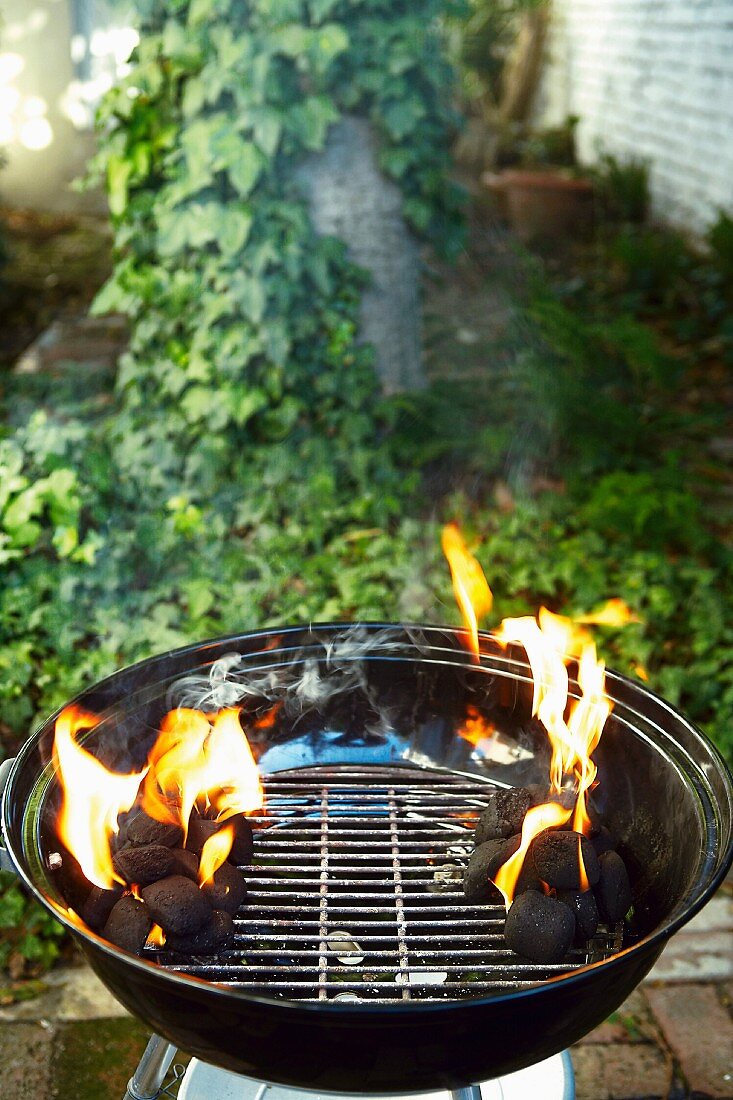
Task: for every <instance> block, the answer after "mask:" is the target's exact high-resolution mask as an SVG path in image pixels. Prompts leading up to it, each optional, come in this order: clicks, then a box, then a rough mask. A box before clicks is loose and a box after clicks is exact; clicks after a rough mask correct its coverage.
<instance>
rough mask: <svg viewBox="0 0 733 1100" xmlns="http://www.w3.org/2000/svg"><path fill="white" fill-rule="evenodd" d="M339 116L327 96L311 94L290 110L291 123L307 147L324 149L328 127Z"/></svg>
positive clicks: (313, 149)
mask: <svg viewBox="0 0 733 1100" xmlns="http://www.w3.org/2000/svg"><path fill="white" fill-rule="evenodd" d="M338 118H339V114H338V111H337V110H336V108H335V107H334V105H333V103H332V102H331V101H330V100H329V99H327V98H326V97H325V96H310V97H309V98H308V99H306V100H304V101H303V102H302V103H298V104H295V105H294V106H293V108H292V110H291V112H290V117H289V121H290V125H291V127H292V129H293V132H294V133H295V134H297V136H298V137H299V138H300V140H301V141H302V143H303V145H304V147H305V148H306V149H310V150H312V151H315V150H318V149H322V148H323V146H324V144H325V141H326V134H327V133H328V128H329V126H331V125H332V124H333V123H334V122H337V121H338Z"/></svg>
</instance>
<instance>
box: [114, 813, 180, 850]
mask: <svg viewBox="0 0 733 1100" xmlns="http://www.w3.org/2000/svg"><path fill="white" fill-rule="evenodd" d="M125 835H126V837H127V842H128V844H134V845H135V846H136V847H138V848H141V847H144V846H146V845H148V844H161V845H162V846H163V847H164V848H177V847H178V846H179V845H180V844H182V843H183V828H182V827H181V826H180V825H175V824H171V823H169V822H165V821H156V820H155V818H154V817H150V816H149V815H148V814H146V813H145V811H144V810H140V811H139V813H137V814H136V815H135V816H134V817H133V818H131V819H130V820H129V821H128V822H127V823H126V826H125Z"/></svg>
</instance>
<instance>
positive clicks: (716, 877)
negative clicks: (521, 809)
mask: <svg viewBox="0 0 733 1100" xmlns="http://www.w3.org/2000/svg"><path fill="white" fill-rule="evenodd" d="M355 627H362V628H364V629H366V630H368V631H377V630H385V631H386V630H393V631H401V632H402V633H403V635H404V632H405V631H406V630H410V631H415V632H421V633H424V634H426V635H428V636H433V638H436V637H437V638H438V639H440V642H441V644H440V645H438V646H436V645H434V644H431V645H430V652H433V651H437V652H438V653H439V654H450V655H451V657H452V659H451V660H450V662H449V663H450V664H451V665H453V666H455V667H457V668H463V669H465V670H466V671H474V672H475V671H477V670H478V669H479V668H481V669H483V670H484V671H485V672H486V673H487V674H491V673H493V674H495V675H497V674H498V675H506V676H509V678H511V679H512V680H523V681H524V682H527V683H531V674H530V673H529V666H528V664H527V663H526V662H523V661H522V660H520V659H518V658H517V657H515V656H512V657H507V656H506V655H505V656H504V657H503V661H504V663H505V664H506V665H507V666H512V667H513V668H514V670H515V671H514V672H509V671H507V672H504V673H502V672H500V671H498V670H497V669H495V668H493V667H491V665H490V664H488V663H487V661H488V660H490V659H493V654H491V653H485V654H482V655H481V662H480V665H477V664H476V663H475V662H472V661H471V660H470V659H469V657H468V655H467V653H466V652H465V650H462V649H461V648H460V644H459V642H458V639H459V638H462V637H465V636H466V632H465V631H464V630H461V629H457V628H452V627H446V626H445V625H440V624H418V623H415V624H413V623H410V624H405V623H384V622H362V621H360V622H358V623H339V622H329V623H313V624H308V625H307V626H305V625H303V626H287V627H282V628H279V629H274V628H273V629H267V630H259V631H253V632H243V633H239V634H233V635H227V636H223V637H216V638H210V639H207V640H205V641H203V642H197V643H192V644H190V645H186V646H182V647H180V648H178V649H175V650H170V651H168V652H166V653H164V654H160V655H157V656H155V657H152V658H147V659H145V660H142V661H138V662H136V663H135V664H133V665H130V666H127V667H126V668H123V669H120V670H118V671H117V672H115V673H113V674H112V675H110V676H108V677H106V678H105V679H104V680H102V681H99V682H98V683H97V684H95V685H94V689H96V690H99V689H104V688H108V687H111V686H113V685H114V684H115V683H119V682H120V680H121V679H122V678H123V677H131V676H134V674H135V672H137V671H138V670H140V669H142V668H148V669H149V668H151V666H154V665H155V664H156V663H159V664H162V663H163V662H164V661H166V660H168V659H181V658H185V657H186V656H188V655H196V656H197V657H198V658H199V659H198V661H197V662H196V667H200V666H202V665H204V664H205V663H206V660H207V650H213V649H214V648H220V647H222V646H231V647H236V646H237V644H239V645H241V644H242V643H250V644H251V643H256V642H257V641H258V640H259V639H262V640H270V641H271V640H272V639H273V638H279V639H283V638H285V637H287V636H291V637H297V636H298V635H301V636H303V635H304V634H314V635H319V634H322V635H324V636H328V635H330V634H333V633H334V632H343V631H344V630H350V629H353V628H355ZM479 637H480V639H481V640H482V641H483V643H484V644H485V645H488V646H491V645H496V641H495V636H494V634H493V633H492V632H490V631H481V632H479ZM448 638H452V639H453V642H454V645H453V647H450V646H449V645H447V644H446V642H447V639H448ZM409 643H411V639H410V638H409V636H405V646H406V647H407V645H408V644H409ZM278 648H279V647H278ZM275 651H277V650H275ZM257 652H258V651H257V650H254V651H253V652H252V653H250V654H248V655H249V656H253V655H256V653H257ZM262 652H263V653H264V652H270V653H272V652H273V650H272V649H269V650H264V649H263V651H262ZM375 658H376V659H379V660H389V659H391V657H390V655H389V654H387V655H385V656H383V655H380V654H379V652H378V651H376V652H374V653H370V654H369V655H368V656H367V658H366V660H370V659H375ZM392 659H400V660H409V659H411V660H413V661H417V662H420V661H421V660H426V658H425V657H424V655H423V653H421V652H420V651H419V650H416V651H415V655H414V656H413V657H412V658H410V657H408V656H407V655H406V654H405V655H403V654H401V655H400V656H399V658H392ZM441 663H442V661H441ZM522 668H524V669H525V673H524V675H522V673H521V671H520V670H521V669H522ZM606 676H607V684H608V681H609V680H610V681H611V683H612V684H618V685H620V687H621V688H622V689H626V691H627V692H630V693H631V694H632V696H638V697H641V698H646V699H648V700H651V701H652V702H653V703H655V704H657V705H658V706H661V707H662V708H663V710H664V711H666V712H667V713H668V714H669V715H670V717H671V718H672V719H674V720H675V721H676V722H677V723H682V724H683V725H684V727H685V728H686V730H687V732H688V733H689V734H691V735H692V736H693V738H694V739H696V740H697V742H698V743H699V744H700V745H701V746H702V747H704V748H705V750H706V751H707V753H708V754H709V755H710V756H711V757H712V762H713V765H714V766H715V767H716V768H717V775H718V776H719V777H720V778H721V779H722V781H723V785H724V788H725V792H726V794H727V798H728V808H729V812H732V811H733V777H731V774H730V772H729V770H728V767H727V765H726V763H725V761H724V759H723V757H722V755H721V754H720V752H719V751H718V749H717V748H716V747H715V745H713V744H712V742H711V741H710V740H709V739H708V738H707V737H706V735H705V734H704V733H702V731H701V730H699V729H698V728H697V726H695V725H694V724H693V723H692V722H691V721H690V720H689V719H688V718H687V717H686V716H685V715H684V714H683V713H682V712H681V711H679V710H677V708H676V707H674V706H672V704H671V703H669V702H668V701H667V700H665V699H664V698H663V697H661V696H659V695H657V694H656V693H655V692H653V691H651V690H649V689H648V688H647V687H646V686H645V685H641V684H638V683H637V682H635V681H633V680H631V679H630V678H629V677H626V676H624V675H623V674H621V673H618V672H615V671H613V670H607V672H606ZM161 679H162V678H161ZM90 690H91V689H89V688H88V689H86V690H84V691H82V692H80V693H79V694H78V695H77V696H75V697H74V699H72V700H70V701H69V703H65V704H64V706H63V707H60V708H59V709H58V710H57V711H56V712H54V714H53V715H51V716H50V717H49V718H48V719H47V720H46V721H45V722H44V723H42V725H41V726H40V727H39V728H38V729H37V730H36V731H35V732H34V733H33V734H32V735H31V736H30V738H29V739H28V740H27V741H26V742H25V744H24V745H23V746H22V748H21V750H20V751H19V753H18V756H17V757H16V758H15V760H14V761H13V763H12V765H11V767H10V770H9V773H8V776H7V782H6V786H5V790H4V792H3V797H2V803H1V804H0V828H2V832H3V836H4V838H5V844H6V848H7V852H8V854H9V857H10V859H11V860H12V863H13V865H14V870H15V871H16V872H17V873H18V874H19V876H20V877H21V879H22V880H23V882H24V883H25V885H26V886H27V887H28V889H29V890H30V891H31V893H32V894H33V896H34V897H35V898H36V900H37V901H39V902H40V904H41V905H42V906H43V907H44V908H45V909H47V910H49V911H50V912H51V914H52V915H53V916H54V917H55V919H57V920H59V921H60V923H61V924H63V925H64V927H66V929H67V930H68V931H69V932H70V934H71V935H72V936H73V937H74V938H75V939H77V940H80V941H81V943H82V946H83V945H84V941H88V942H89V943H90V944H91V945H92V946H93V948H94V950H95V951H97V952H101V953H102V955H103V956H104V957H105V958H106V959H107V960H108V961H109V962H111V963H115V962H116V963H118V964H119V962H120V961H122V962H124V964H125V966H131V967H132V968H133V969H134V970H135V971H140V972H142V973H143V974H144V975H146V976H148V977H150V975H151V973H152V974H153V975H155V977H156V979H157V980H159V981H160V982H163V983H165V984H167V983H172V984H173V985H174V986H175V987H178V988H182V990H191V991H195V990H198V989H201V987H204V988H205V989H206V992H207V994H208V995H211V996H214V997H216V998H220V999H221V1001H222V1003H227V1002H231V1001H232V1000H242V1001H245V1002H247V1003H248V1004H249V1003H252V1004H255V1005H262V1007H263V1010H264V1009H265V1008H266V1009H267V1011H268V1012H270V1013H283V1014H285V1015H288V1014H292V1013H295V1014H300V1013H309V1014H310V1013H313V1012H315V1013H317V1014H318V1016H319V1017H321V1018H323V1017H328V1016H333V1017H341V1016H344V1017H348V1016H352V1017H361V1018H365V1019H367V1020H368V1019H370V1018H372V1017H374V1019H382V1018H384V1016H385V1014H387V1015H392V1014H396V1015H399V1016H405V1015H407V1016H409V1015H412V1014H416V1015H429V1014H432V1013H436V1012H437V1013H439V1014H448V1015H450V1014H453V1013H462V1012H465V1011H466V1009H467V1008H471V1007H472V1006H475V1007H476V1008H479V1007H481V1006H484V1007H488V1006H497V1005H500V1004H508V1003H516V1002H519V1001H521V1000H523V999H525V998H528V997H536V996H537V994H538V991H541V990H544V989H548V990H549V989H557V988H558V987H561V988H562V989H563V990H568V991H570V990H572V988H573V987H574V986H576V985H577V986H582V985H585V984H586V983H587V981H588V978H589V976H590V975H591V974H593V973H595V972H598V971H600V970H601V969H602V970H603V972H604V973H605V974H608V975H610V974H611V973H612V972H615V973H616V974H619V973H620V972H621V971H622V970H623V969H624V968H625V966H626V965H627V963H628V960H629V958H632V957H633V958H638V959H639V962H641V960H642V957H643V956H644V955H645V954H646V955H647V956H649V961H648V966H646V970H648V969H649V968H650V967H651V965H653V963H654V961H655V960H656V958H657V957H658V955H659V954H660V953H661V951H662V949H663V948H664V946H665V944H666V942H667V940H668V939H669V938H670V937H671V936H672V935H673V934H674V933H675V932H677V931H678V930H679V929H680V928H681V927H683V926H684V925H685V924H686V923H687V922H688V921H689V920H691V919H692V918H693V917H694V916H695V915H696V914H697V913H698V912H699V911H700V910H701V909H702V908H703V907H704V905H705V904H706V903H707V902H708V901H709V900H710V897H711V896H712V894H713V893H715V891H716V890H717V889H718V887H719V886H720V885H721V883H722V882H723V880H724V878H725V876H726V874H727V873H728V871H729V870H730V867H731V865H733V838H731V839H730V840H729V842H728V846H727V849H726V850H725V852H723V853H721V859H720V862H719V865H718V867H717V870H716V871H714V872H713V873H712V877H710V878H709V880H708V882H707V884H706V885H705V886H704V887H703V889H702V890H701V891H700V892H699V893H698V894H697V895H696V896H695V897H694V898H693V899H692V900H685V901H684V903H683V904H682V906H681V907H680V906H677V907H676V909H677V910H679V911H677V912H676V913H674V914H673V915H672V916H671V917H670V918H669V919H668V920H666V921H665V922H663V923H662V925H661V926H660V927H658V928H655V929H654V930H653V931H652V932H650V933H648V934H647V935H645V936H642V937H640V939H639V940H637V941H636V942H635V943H634V944H631V945H629V946H628V947H626V948H622V949H621V950H620V951H619V952H617V953H615V954H613V955H612V956H611V957H609V958H607V959H603V960H600V961H596V962H592V963H587V964H585V965H583V966H580V967H578V968H577V969H576V970H573V971H571V972H567V973H563V974H560V975H558V976H556V977H548V978H546V979H544V980H543V981H542V982H540V983H538V984H536V985H533V986H530V987H529V988H526V989H514V990H509V991H507V992H498V993H496V994H492V995H489V996H480V995H479V996H476V997H468V998H464V999H462V1000H445V1001H419V1000H415V1001H401V1002H395V1003H390V1004H381V1003H380V1004H372V1005H370V1002H369V1001H363V1002H359V1003H351V1002H343V1001H341V1002H336V1001H328V1000H327V1001H318V1002H308V1001H290V1000H284V999H276V998H269V997H264V996H262V995H261V994H254V993H249V992H247V991H240V990H238V989H237V988H234V987H228V986H225V987H222V986H219V985H218V984H216V983H214V982H211V981H208V980H206V979H201V978H197V977H195V976H193V975H186V974H180V973H178V972H171V971H168V970H167V969H165V968H164V967H161V966H158V965H157V964H155V963H152V962H148V961H146V960H145V959H140V958H138V957H136V956H133V955H129V954H127V953H126V952H124V951H121V950H120V949H118V948H116V947H113V946H112V945H110V944H109V943H107V941H106V940H104V939H102V937H101V936H98V935H97V934H96V933H94V932H92V931H91V930H90V929H88V928H86V927H81V926H80V925H77V924H76V923H75V922H74V921H73V920H71V919H70V918H69V917H68V916H67V914H66V912H65V911H64V910H63V909H62V908H61V906H59V905H58V903H57V902H55V901H54V899H53V898H51V897H49V896H48V895H47V894H45V893H44V891H43V890H41V889H40V888H39V886H38V884H37V882H36V881H35V880H34V876H33V875H32V874H31V873H30V872H29V870H28V868H27V866H26V859H25V856H24V854H23V852H22V838H21V844H20V845H19V847H20V851H18V848H17V847H16V845H15V837H14V832H15V830H14V827H13V826H14V823H13V821H12V819H11V814H12V813H13V812H14V810H16V812H17V808H16V807H15V806H14V801H13V799H14V793H15V786H16V784H17V782H18V778H19V776H20V774H21V772H22V771H23V770H24V768H26V767H28V766H29V765H32V764H33V761H32V757H33V755H34V754H35V753H36V752H37V749H38V743H39V740H40V738H41V737H42V736H43V734H44V733H45V732H47V731H48V730H49V729H51V728H52V727H53V724H54V722H55V720H56V718H57V717H58V715H59V714H60V713H61V711H62V710H63V709H65V707H66V706H68V705H70V704H71V703H81V702H82V701H83V700H84V699H85V698H86V697H87V696H88V694H89V691H90ZM608 694H609V695H610V696H611V697H612V698H614V693H613V692H612V691H610V690H609V691H608ZM624 705H625V706H627V707H628V708H629V709H630V711H631V717H633V715H634V714H635V713H636V714H639V715H641V712H638V711H636V712H635V711H634V709H633V707H631V706H630V705H629V704H628V703H626V702H625V701H624ZM644 718H645V721H647V722H648V721H649V719H648V717H647V716H644ZM629 724H630V723H629ZM657 729H658V730H659V733H660V738H661V739H664V740H667V741H671V742H672V743H673V744H674V745H675V746H679V743H678V742H677V741H676V740H675V739H674V738H673V737H672V735H671V734H670V733H669V732H668V731H667V730H666V729H665V728H664V727H663V726H660V725H658V724H657ZM637 735H640V733H639V731H637ZM658 747H661V746H658ZM685 754H686V755H687V756H688V757H689V758H690V759H693V758H692V756H691V754H690V753H689V752H687V750H685ZM694 763H696V761H694ZM390 766H394V767H399V766H400V765H399V763H398V762H394V763H393V764H391V765H390ZM409 766H410V767H413V768H415V767H417V766H418V765H416V763H415V762H414V761H412V762H410V763H409ZM425 771H426V772H433V771H434V772H438V773H440V772H441V771H442V772H444V773H448V774H451V775H457V776H465V778H467V779H471V780H473V781H480V780H481V777H480V776H476V775H475V774H472V773H465V772H461V771H456V770H453V769H450V768H439V767H426V768H425ZM696 771H697V773H698V776H699V778H700V779H701V780H703V779H704V778H706V777H704V776H703V773H702V772H701V770H700V768H699V767H696ZM266 774H270V775H276V774H277V772H271V773H266ZM36 778H38V773H37V771H36ZM705 786H706V788H707V791H708V795H709V798H710V804H711V808H712V810H713V812H714V814H715V817H716V821H717V824H718V825H720V820H721V814H720V808H719V806H718V803H717V801H716V799H715V798H714V796H713V794H712V791H711V790H710V787H709V783H705ZM39 825H40V815H37V817H36V821H35V829H36V832H37V831H38V828H39ZM36 845H37V851H38V850H40V849H39V840H38V837H37V838H36ZM645 972H646V971H645ZM642 976H643V975H642Z"/></svg>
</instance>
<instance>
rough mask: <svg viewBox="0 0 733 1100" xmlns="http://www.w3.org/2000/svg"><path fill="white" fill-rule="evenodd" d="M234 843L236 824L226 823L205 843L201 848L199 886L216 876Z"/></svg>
mask: <svg viewBox="0 0 733 1100" xmlns="http://www.w3.org/2000/svg"><path fill="white" fill-rule="evenodd" d="M233 843H234V826H233V825H225V826H224V828H223V829H219V830H218V832H216V833H214V834H213V835H212V836H210V837H209V839H208V840H207V841H206V843H205V844H204V846H203V848H202V849H201V861H200V863H199V886H205V885H206V883H207V882H208V881H209V879H212V878H213V877H214V872H215V871H218V870H219V868H220V867H221V865H222V863H223V862H224V860H225V859H226V858H227V856H228V855H229V853H230V852H231V850H232V844H233Z"/></svg>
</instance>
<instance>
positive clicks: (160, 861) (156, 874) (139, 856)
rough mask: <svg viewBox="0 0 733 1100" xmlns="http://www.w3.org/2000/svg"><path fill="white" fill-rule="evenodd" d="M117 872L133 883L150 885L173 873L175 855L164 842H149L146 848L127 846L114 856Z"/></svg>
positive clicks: (126, 880) (113, 861) (113, 860)
mask: <svg viewBox="0 0 733 1100" xmlns="http://www.w3.org/2000/svg"><path fill="white" fill-rule="evenodd" d="M112 865H113V867H114V869H115V871H116V872H117V874H118V875H119V876H120V877H121V878H123V879H124V880H125V882H129V883H130V885H132V883H133V882H136V883H137V884H138V886H149V885H150V883H151V882H157V881H158V879H160V878H165V877H166V875H169V874H170V873H171V867H172V866H173V857H172V856H171V850H170V848H164V847H163V845H162V844H147V845H146V846H145V847H144V848H136V847H132V846H130V847H127V848H123V849H122V851H121V852H117V853H116V854H115V855H114V856H113V857H112Z"/></svg>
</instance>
